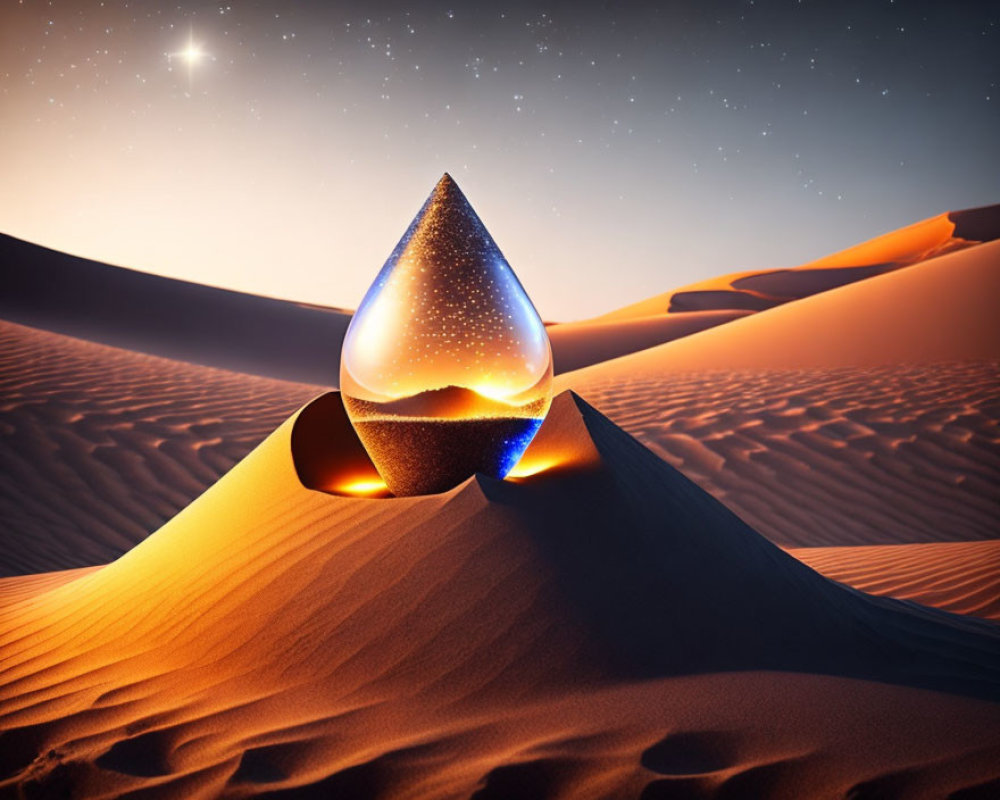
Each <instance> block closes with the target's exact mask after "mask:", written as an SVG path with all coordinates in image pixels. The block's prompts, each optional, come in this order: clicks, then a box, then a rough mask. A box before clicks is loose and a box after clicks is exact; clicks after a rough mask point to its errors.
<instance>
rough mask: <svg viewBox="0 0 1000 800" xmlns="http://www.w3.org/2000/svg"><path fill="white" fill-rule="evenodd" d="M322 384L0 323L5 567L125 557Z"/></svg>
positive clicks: (0, 551) (0, 525)
mask: <svg viewBox="0 0 1000 800" xmlns="http://www.w3.org/2000/svg"><path fill="white" fill-rule="evenodd" d="M316 391H317V389H316V388H315V387H310V386H304V385H302V384H293V383H284V382H281V381H274V380H268V379H265V378H257V377H253V376H249V375H240V374H238V373H232V372H226V371H223V370H216V369H210V368H208V367H199V366H194V365H191V364H185V363H182V362H179V361H170V360H167V359H162V358H155V357H152V356H145V355H140V354H137V353H130V352H127V351H125V350H119V349H116V348H111V347H104V346H102V345H97V344H92V343H90V342H83V341H80V340H77V339H71V338H69V337H65V336H59V335H57V334H52V333H46V332H43V331H37V330H34V329H32V328H26V327H22V326H20V325H14V324H12V323H7V322H0V474H2V476H3V477H2V480H0V575H12V574H18V573H24V572H40V571H46V570H55V569H63V568H67V567H76V566H85V565H93V564H102V563H105V562H107V561H109V560H111V559H114V558H117V557H118V556H119V555H121V554H122V553H124V552H125V551H126V550H128V549H129V548H130V547H132V546H133V545H134V544H136V543H137V542H139V541H141V540H142V539H143V538H145V537H146V536H147V535H148V534H149V533H150V532H152V531H154V530H156V528H158V527H159V526H160V525H162V524H163V523H164V522H166V521H167V520H168V519H170V518H171V517H172V516H174V514H176V513H177V512H178V511H180V510H181V509H182V508H184V506H186V505H187V504H188V503H190V502H191V501H192V500H193V499H194V498H195V497H197V496H198V495H199V494H201V493H202V492H203V491H204V490H205V489H206V488H208V487H209V486H210V485H211V484H213V483H214V482H215V481H216V480H217V479H218V478H219V476H221V475H222V474H223V473H225V472H226V471H227V470H228V469H229V468H230V467H232V466H233V464H235V463H236V462H237V461H238V460H239V459H240V458H242V457H243V456H244V455H246V454H247V453H248V452H249V451H250V450H251V449H252V448H253V447H254V446H255V445H257V444H258V443H259V442H260V441H261V440H262V439H263V438H264V437H265V436H266V435H267V434H268V433H270V432H271V431H272V430H273V429H274V427H275V426H276V425H278V424H279V423H280V422H281V420H282V419H284V418H285V417H286V416H287V415H288V414H289V413H290V412H291V411H292V410H293V409H295V408H297V407H298V406H300V405H301V404H302V403H303V402H305V401H306V400H307V399H309V397H311V396H313V395H314V394H315V393H316Z"/></svg>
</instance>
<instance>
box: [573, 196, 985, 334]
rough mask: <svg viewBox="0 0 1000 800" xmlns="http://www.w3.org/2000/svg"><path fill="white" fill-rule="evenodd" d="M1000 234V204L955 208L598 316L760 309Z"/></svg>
mask: <svg viewBox="0 0 1000 800" xmlns="http://www.w3.org/2000/svg"><path fill="white" fill-rule="evenodd" d="M997 238H1000V205H996V206H986V207H984V208H973V209H967V210H965V211H949V212H947V213H944V214H939V215H938V216H936V217H931V218H929V219H925V220H922V221H920V222H917V223H914V224H913V225H908V226H907V227H905V228H900V229H899V230H895V231H890V232H888V233H885V234H882V235H881V236H876V237H875V238H873V239H870V240H868V241H867V242H862V243H861V244H858V245H854V246H853V247H848V248H847V249H845V250H841V251H839V252H837V253H834V254H832V255H829V256H824V257H823V258H819V259H816V260H815V261H810V262H808V263H806V264H802V265H801V266H798V267H792V268H789V269H767V270H744V271H743V272H734V273H731V274H729V275H721V276H719V277H716V278H710V279H708V280H706V281H699V282H698V283H693V284H690V285H688V286H684V287H682V288H680V289H675V290H673V291H671V292H666V293H665V294H662V295H656V296H655V297H650V298H647V299H645V300H641V301H639V302H638V303H632V304H630V305H628V306H625V307H623V308H619V309H616V310H614V311H609V312H607V313H606V314H602V315H600V316H598V317H595V318H594V319H593V320H592V321H594V322H605V323H609V322H620V321H624V320H634V319H641V318H645V317H650V316H656V315H662V314H670V313H675V314H676V313H691V312H697V311H708V310H715V311H722V310H730V311H736V310H740V311H744V312H754V311H762V310H764V309H768V308H773V307H774V306H777V305H781V304H782V303H786V302H788V301H789V300H800V299H802V298H803V297H809V296H810V295H813V294H817V293H818V292H825V291H829V290H830V289H835V288H837V287H838V286H845V285H847V284H849V283H854V282H855V281H859V280H864V279H866V278H870V277H873V276H875V275H883V274H885V273H888V272H893V271H894V270H897V269H900V268H901V267H906V266H910V265H911V264H917V263H920V262H921V261H927V260H929V259H932V258H936V257H937V256H941V255H944V254H946V253H951V252H955V251H957V250H962V249H964V248H966V247H971V246H973V245H976V244H980V243H982V242H989V241H993V240H994V239H997Z"/></svg>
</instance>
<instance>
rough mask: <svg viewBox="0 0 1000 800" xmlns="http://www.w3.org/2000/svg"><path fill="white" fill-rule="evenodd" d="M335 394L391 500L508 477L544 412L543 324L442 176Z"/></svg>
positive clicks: (364, 315)
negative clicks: (477, 478) (475, 478)
mask: <svg viewBox="0 0 1000 800" xmlns="http://www.w3.org/2000/svg"><path fill="white" fill-rule="evenodd" d="M340 391H341V394H342V396H343V399H344V406H345V407H346V409H347V413H348V416H349V417H350V419H351V422H352V423H353V424H354V428H355V430H357V432H358V436H359V437H360V439H361V441H362V443H363V444H364V446H365V448H366V449H367V450H368V454H369V455H370V456H371V459H372V461H373V462H374V464H375V466H376V468H377V469H378V471H379V473H380V474H381V475H382V478H383V479H384V480H385V482H386V485H388V487H389V490H390V491H391V492H392V493H393V494H395V495H397V496H401V495H413V494H429V493H433V492H441V491H444V490H446V489H450V488H451V487H452V486H455V485H457V484H458V483H460V482H461V481H463V480H465V479H466V478H468V477H469V476H471V475H473V474H474V473H476V472H482V473H485V474H487V475H492V476H493V477H496V478H502V477H504V476H505V475H506V474H507V473H508V472H509V471H510V470H511V468H512V467H513V466H514V465H515V464H516V463H517V461H518V459H519V458H520V457H521V454H522V453H523V452H524V450H525V448H526V447H527V446H528V443H529V442H530V441H531V439H532V437H533V436H534V435H535V432H536V431H537V430H538V427H539V426H540V425H541V423H542V419H543V418H544V416H545V413H546V412H547V411H548V409H549V405H550V403H551V402H552V350H551V348H550V346H549V337H548V334H547V333H546V332H545V326H544V325H543V324H542V321H541V319H540V318H539V316H538V312H537V311H535V307H534V306H533V305H532V304H531V301H530V300H529V299H528V296H527V294H525V292H524V289H523V288H522V287H521V284H520V282H519V281H518V279H517V276H515V275H514V272H513V270H511V268H510V265H509V264H508V263H507V260H506V259H505V258H504V257H503V254H502V253H501V252H500V249H499V248H498V247H497V246H496V244H495V243H494V241H493V239H492V237H491V236H490V234H489V233H488V232H487V230H486V228H485V226H484V225H483V223H482V222H481V221H480V219H479V217H478V216H476V212H475V211H473V210H472V206H470V205H469V201H468V200H466V199H465V195H463V194H462V191H461V190H460V189H459V188H458V186H457V185H456V183H455V182H454V181H453V180H452V179H451V177H450V176H449V175H447V174H445V175H444V177H442V178H441V180H440V181H439V182H438V184H437V186H435V187H434V191H433V192H432V193H431V195H430V197H429V198H427V202H426V203H424V205H423V208H421V209H420V212H419V213H418V214H417V216H416V217H415V218H414V220H413V222H412V223H410V227H409V228H408V229H407V231H406V233H405V234H404V235H403V238H402V239H400V241H399V244H398V245H396V249H395V250H393V252H392V255H391V256H389V260H388V261H387V262H386V263H385V266H384V267H382V271H381V272H379V274H378V277H377V278H376V279H375V283H374V284H372V286H371V288H370V289H369V290H368V293H367V294H366V295H365V297H364V300H362V301H361V305H360V306H359V307H358V310H357V312H356V313H355V315H354V318H353V319H352V320H351V324H350V327H349V328H348V329H347V335H346V336H345V338H344V349H343V353H342V355H341V361H340Z"/></svg>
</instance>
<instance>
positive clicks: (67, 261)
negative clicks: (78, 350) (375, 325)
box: [0, 234, 351, 386]
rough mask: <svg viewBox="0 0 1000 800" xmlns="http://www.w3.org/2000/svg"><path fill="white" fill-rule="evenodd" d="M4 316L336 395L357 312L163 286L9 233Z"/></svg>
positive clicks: (0, 303)
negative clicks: (346, 343) (325, 389)
mask: <svg viewBox="0 0 1000 800" xmlns="http://www.w3.org/2000/svg"><path fill="white" fill-rule="evenodd" d="M0 265H2V268H3V277H4V289H3V292H2V293H0V317H2V318H3V319H6V320H9V321H11V322H17V323H20V324H22V325H30V326H32V327H36V328H42V329H45V330H49V331H54V332H56V333H63V334H67V335H69V336H75V337H80V338H83V339H88V340H90V341H94V342H99V343H101V344H108V345H112V346H115V347H121V348H124V349H127V350H137V351H140V352H143V353H150V354H152V355H158V356H163V357H166V358H171V359H178V360H181V361H188V362H192V363H195V364H202V365H205V366H210V367H221V368H223V369H229V370H235V371H237V372H246V373H250V374H253V375H262V376H266V377H270V378H277V379H280V380H288V381H298V382H304V383H313V384H317V385H320V386H336V384H337V376H338V374H339V370H340V367H339V364H340V343H341V342H342V341H343V338H344V333H345V332H346V331H347V326H348V324H349V323H350V321H351V312H350V311H344V310H343V309H338V308H326V307H323V306H313V305H306V304H303V303H293V302H289V301H287V300H276V299H273V298H270V297H261V296H258V295H253V294H245V293H242V292H234V291H230V290H227V289H218V288H215V287H212V286H202V285H200V284H197V283H189V282H187V281H181V280H176V279H173V278H163V277H161V276H159V275H150V274H148V273H144V272H137V271H135V270H131V269H125V268H123V267H116V266H112V265H110V264H102V263H100V262H98V261H91V260H89V259H85V258H78V257H77V256H72V255H68V254H66V253H60V252H57V251H54V250H49V249H47V248H45V247H40V246H39V245H35V244H30V243H29V242H23V241H21V240H19V239H14V238H13V237H10V236H5V235H3V234H0Z"/></svg>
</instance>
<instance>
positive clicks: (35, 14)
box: [0, 0, 1000, 319]
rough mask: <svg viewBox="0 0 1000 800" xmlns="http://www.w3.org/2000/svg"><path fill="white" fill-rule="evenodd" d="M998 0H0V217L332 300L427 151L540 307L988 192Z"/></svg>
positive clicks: (152, 261) (343, 294) (794, 256)
mask: <svg viewBox="0 0 1000 800" xmlns="http://www.w3.org/2000/svg"><path fill="white" fill-rule="evenodd" d="M997 53H1000V3H996V2H969V1H968V0H965V1H964V2H963V1H962V0H958V1H957V2H927V1H926V0H895V2H893V0H863V1H862V2H832V0H825V1H822V2H821V1H819V0H816V1H814V2H810V0H802V1H801V2H796V1H795V0H784V1H779V0H756V1H755V0H740V1H736V2H721V1H716V2H713V1H712V0H704V1H703V2H663V3H613V2H605V3H589V2H569V1H565V0H559V2H551V3H545V2H507V3H489V2H477V3H475V4H473V3H460V2H456V1H455V0H452V1H451V2H450V3H440V4H436V3H416V2H398V3H381V2H374V1H373V2H358V0H340V1H339V2H336V3H334V2H330V3H327V2H320V1H319V0H310V1H309V2H304V1H303V2H292V1H289V2H270V1H269V0H254V2H240V0H229V2H226V3H212V2H187V1H186V0H175V2H174V3H171V4H165V3H164V4H158V3H152V2H138V1H136V0H133V1H132V2H121V1H120V0H118V1H116V0H105V1H104V2H99V1H97V2H82V1H81V0H73V1H72V2H70V1H66V0H45V1H42V2H38V1H37V0H21V2H18V0H0V231H2V232H5V233H9V234H11V235H14V236H18V237H21V238H25V239H28V240H30V241H34V242H38V243H40V244H44V245H46V246H50V247H54V248H56V249H61V250H67V251H69V252H73V253H76V254H80V255H85V256H88V257H92V258H97V259H100V260H105V261H110V262H112V263H117V264H121V265H125V266H131V267H134V268H137V269H143V270H146V271H150V272H157V273H160V274H165V275H171V276H175V277H181V278H185V279H189V280H196V281H200V282H203V283H209V284H214V285H221V286H227V287H232V288H237V289H241V290H246V291H252V292H258V293H262V294H267V295H272V296H278V297H285V298H290V299H294V300H300V301H305V302H314V303H324V304H331V305H337V306H345V307H354V306H356V305H357V304H358V303H359V302H360V300H361V297H362V296H363V294H364V292H365V290H366V289H367V287H368V286H369V284H370V283H371V282H372V281H373V280H374V278H375V275H376V274H377V272H378V270H379V268H380V267H381V265H382V263H383V262H384V260H385V259H386V257H387V256H388V255H389V253H390V252H391V251H392V249H393V247H394V246H395V244H396V242H397V240H398V239H399V237H400V236H401V235H402V234H403V232H404V231H405V230H406V227H407V225H408V224H409V222H410V220H411V219H412V217H413V215H414V214H415V213H416V212H417V210H418V209H419V208H420V206H421V204H422V203H423V201H424V199H425V198H426V197H427V195H428V193H429V192H430V191H431V189H432V188H433V186H434V184H435V182H436V181H437V180H438V178H439V177H440V176H441V174H442V173H443V172H445V171H448V172H450V173H451V174H452V175H453V176H454V177H455V179H456V180H457V181H458V183H459V185H460V186H461V188H462V189H463V191H464V192H465V194H466V195H467V196H468V198H469V200H470V201H471V203H472V204H473V206H474V207H475V208H476V210H477V211H478V212H479V214H480V216H481V217H482V219H483V221H484V222H485V224H486V226H487V228H488V229H489V230H490V232H491V233H492V234H493V237H494V238H495V239H496V241H497V243H498V244H499V245H500V247H501V248H502V249H503V251H504V253H505V255H506V256H507V258H508V260H509V261H510V263H511V265H512V266H513V268H514V270H515V271H516V272H517V274H518V276H519V277H520V278H521V281H522V283H523V284H524V286H525V287H526V288H527V290H528V292H529V294H530V295H531V297H532V299H533V300H534V302H535V305H536V306H537V307H538V309H539V311H540V312H541V314H542V315H543V317H545V318H546V319H573V318H582V317H586V316H589V315H593V314H598V313H601V312H603V311H607V310H611V309H612V308H615V307H617V306H621V305H624V304H627V303H630V302H633V301H637V300H640V299H642V298H644V297H647V296H650V295H653V294H658V293H660V292H664V291H667V290H669V289H672V288H676V287H678V286H681V285H683V284H685V283H689V282H692V281H696V280H700V279H703V278H708V277H711V276H713V275H718V274H720V273H725V272H731V271H735V270H742V269H753V268H759V267H783V266H794V265H795V264H797V263H801V262H803V261H806V260H809V259H812V258H816V257H819V256H822V255H824V254H827V253H829V252H833V251H835V250H838V249H842V248H844V247H847V246H849V245H851V244H854V243H856V242H858V241H861V240H864V239H866V238H869V237H871V236H874V235H877V234H879V233H882V232H884V231H887V230H891V229H893V228H896V227H899V226H901V225H905V224H908V223H910V222H914V221H917V220H919V219H921V218H924V217H928V216H932V215H934V214H937V213H940V212H943V211H946V210H949V209H957V208H965V207H971V206H977V205H985V204H988V203H995V202H998V201H1000V156H998V150H1000V148H998V147H997V142H1000V113H998V110H1000V96H998V95H1000V88H998V83H1000V57H998V56H997Z"/></svg>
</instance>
